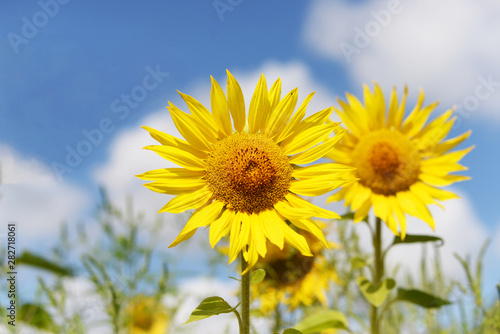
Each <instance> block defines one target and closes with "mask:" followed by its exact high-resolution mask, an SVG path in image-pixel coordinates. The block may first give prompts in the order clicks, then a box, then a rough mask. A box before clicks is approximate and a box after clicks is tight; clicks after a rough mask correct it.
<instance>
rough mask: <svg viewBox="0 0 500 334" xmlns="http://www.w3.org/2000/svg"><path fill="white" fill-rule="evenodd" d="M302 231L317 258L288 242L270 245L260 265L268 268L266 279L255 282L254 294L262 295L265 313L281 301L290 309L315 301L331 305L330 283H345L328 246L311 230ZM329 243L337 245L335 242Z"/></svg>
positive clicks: (261, 308)
mask: <svg viewBox="0 0 500 334" xmlns="http://www.w3.org/2000/svg"><path fill="white" fill-rule="evenodd" d="M300 233H301V234H302V235H303V236H304V237H305V238H306V240H307V241H308V243H309V244H310V246H311V252H312V253H313V255H314V257H305V256H303V255H302V254H300V253H299V252H297V251H296V250H295V249H293V248H291V247H288V246H286V245H285V247H284V248H283V250H280V249H279V248H278V247H276V246H274V245H269V246H268V250H269V251H268V253H267V255H266V257H265V258H263V259H261V260H260V261H259V262H258V264H257V266H256V267H258V268H262V269H264V270H265V271H266V276H265V278H264V280H263V281H262V282H261V283H259V284H257V285H252V289H253V290H252V295H253V296H255V297H256V298H259V300H260V311H261V312H262V313H263V314H266V315H267V314H269V313H271V312H273V311H275V310H276V308H277V306H278V305H279V304H282V305H286V306H288V308H289V309H290V310H294V309H296V308H297V307H299V306H310V305H312V304H313V303H315V302H320V303H321V304H322V305H323V306H327V299H326V295H325V292H326V291H328V290H329V286H330V282H332V281H334V282H336V283H341V280H340V279H339V278H338V277H337V274H336V272H335V270H334V268H333V267H332V266H331V264H330V263H328V261H327V259H326V258H325V257H324V254H323V253H324V252H323V251H324V250H325V248H324V245H323V244H322V243H320V242H319V241H318V240H317V239H316V238H315V237H314V236H312V235H311V234H310V233H308V232H305V231H301V232H300ZM329 245H330V247H337V245H335V244H333V243H329Z"/></svg>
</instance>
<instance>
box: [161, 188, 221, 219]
mask: <svg viewBox="0 0 500 334" xmlns="http://www.w3.org/2000/svg"><path fill="white" fill-rule="evenodd" d="M211 197H212V191H210V189H209V188H208V186H205V187H203V188H201V189H200V190H198V191H195V192H191V193H186V194H182V195H178V196H176V197H174V198H172V199H171V200H170V201H169V202H168V203H167V204H166V205H165V206H164V207H163V208H161V209H160V211H158V213H161V212H171V213H181V212H184V211H186V210H191V209H197V208H199V207H200V206H202V205H203V204H205V203H206V202H207V201H208V200H209V199H210V198H211Z"/></svg>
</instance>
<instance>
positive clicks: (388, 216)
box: [328, 84, 473, 239]
mask: <svg viewBox="0 0 500 334" xmlns="http://www.w3.org/2000/svg"><path fill="white" fill-rule="evenodd" d="M407 96H408V90H407V89H406V88H405V92H404V94H403V97H402V98H401V101H400V103H398V97H397V94H396V89H395V88H394V89H393V90H392V92H391V97H390V100H389V103H388V104H386V101H385V99H384V95H383V92H382V90H381V89H380V87H379V86H378V85H377V84H375V91H374V92H373V93H372V92H371V91H370V89H369V88H368V87H367V86H366V85H365V86H364V104H363V103H361V102H360V101H359V100H358V99H357V98H356V97H355V96H354V95H352V94H349V93H346V98H347V102H345V101H343V100H341V99H338V102H339V104H340V108H335V111H336V113H337V115H338V116H339V117H340V119H341V120H342V122H343V123H344V125H345V126H346V127H347V128H348V129H349V131H348V132H347V133H346V134H345V135H344V137H343V139H342V142H341V143H340V144H339V145H338V147H337V149H335V150H331V151H330V152H329V154H328V157H329V158H331V159H333V160H334V161H336V162H339V163H342V164H345V165H349V166H352V167H356V169H355V170H352V171H351V173H352V176H353V177H357V178H358V180H357V181H356V182H353V183H351V184H349V185H346V186H345V187H344V188H343V189H341V190H340V191H338V192H337V193H336V194H334V195H332V196H330V197H329V198H328V201H329V202H331V201H338V200H341V199H344V200H345V202H344V203H345V205H346V206H347V205H349V206H350V207H351V210H352V211H353V212H354V222H359V221H361V220H363V219H364V218H365V217H366V216H367V215H368V212H369V211H370V209H371V208H373V211H374V213H375V216H377V217H378V218H380V219H382V220H383V221H384V222H385V223H386V224H387V226H388V227H389V228H390V230H391V231H392V232H393V233H394V234H396V235H400V232H399V230H400V231H401V238H402V239H404V237H405V235H406V217H405V214H406V213H407V214H409V215H412V216H415V217H418V218H420V219H421V220H423V221H424V222H426V223H427V224H428V225H429V226H430V227H431V228H432V229H434V225H435V224H434V219H433V218H432V215H431V213H430V211H429V209H428V208H427V206H428V205H429V204H437V205H439V206H441V207H442V205H441V204H440V203H439V201H443V200H447V199H451V198H457V197H458V196H457V195H455V194H454V193H453V192H450V191H448V190H444V189H440V188H441V187H443V186H448V185H450V184H452V183H454V182H458V181H463V180H468V179H469V177H467V176H462V175H456V174H452V173H454V172H457V171H463V170H466V169H467V168H466V167H464V166H462V165H460V164H459V163H458V162H459V161H460V159H462V158H463V157H464V156H465V155H466V154H467V153H468V152H470V151H471V150H472V148H473V147H469V148H467V149H461V150H457V151H453V152H448V151H450V150H452V149H453V148H454V147H455V146H457V145H459V144H460V143H462V142H463V141H464V140H465V139H467V138H468V137H469V135H470V134H471V131H467V132H465V133H463V134H461V135H459V136H457V137H454V138H451V139H447V140H445V138H446V136H447V135H448V133H449V132H450V130H451V129H452V127H453V124H454V123H455V120H456V117H452V115H453V111H454V108H452V109H449V110H447V111H446V112H444V113H443V114H441V115H439V116H438V117H436V118H434V119H433V120H432V121H431V122H429V123H427V120H428V119H429V116H430V115H431V112H432V111H433V110H434V109H435V108H436V106H437V104H438V103H437V102H434V103H432V104H430V105H427V106H423V103H424V93H423V91H421V92H420V95H419V97H418V101H417V104H416V105H415V107H414V108H413V109H412V110H411V112H410V113H409V115H408V116H407V117H406V118H404V115H405V111H406V99H407ZM426 123H427V124H426ZM398 223H399V228H398Z"/></svg>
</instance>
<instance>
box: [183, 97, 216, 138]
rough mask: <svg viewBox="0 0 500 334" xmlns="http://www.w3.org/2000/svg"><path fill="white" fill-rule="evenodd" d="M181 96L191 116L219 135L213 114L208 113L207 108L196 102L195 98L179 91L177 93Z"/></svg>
mask: <svg viewBox="0 0 500 334" xmlns="http://www.w3.org/2000/svg"><path fill="white" fill-rule="evenodd" d="M177 93H179V95H180V96H181V97H182V99H183V100H184V102H186V104H187V106H188V108H189V111H191V114H192V115H193V116H194V117H195V118H196V119H197V120H198V121H200V123H201V124H203V125H204V126H205V127H207V128H208V129H209V131H210V132H211V133H212V134H213V135H216V134H217V128H216V125H215V122H214V119H213V117H212V113H210V111H208V109H207V108H205V106H204V105H203V104H201V103H200V102H198V100H196V99H195V98H194V97H191V96H189V95H187V94H183V93H181V92H179V91H177Z"/></svg>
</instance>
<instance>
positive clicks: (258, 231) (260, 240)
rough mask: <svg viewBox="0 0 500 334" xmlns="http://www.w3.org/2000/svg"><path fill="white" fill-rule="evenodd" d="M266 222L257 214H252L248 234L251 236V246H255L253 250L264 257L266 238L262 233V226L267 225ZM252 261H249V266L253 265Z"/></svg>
mask: <svg viewBox="0 0 500 334" xmlns="http://www.w3.org/2000/svg"><path fill="white" fill-rule="evenodd" d="M267 223H268V222H266V221H264V220H263V219H262V216H261V215H259V214H253V215H251V216H250V227H251V229H250V234H251V240H252V244H253V245H255V249H256V251H257V253H258V254H259V255H260V256H262V257H265V256H266V253H267V248H266V236H265V233H264V231H263V228H262V226H263V225H264V224H267ZM252 262H253V261H249V264H250V265H253V264H255V262H254V263H252Z"/></svg>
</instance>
